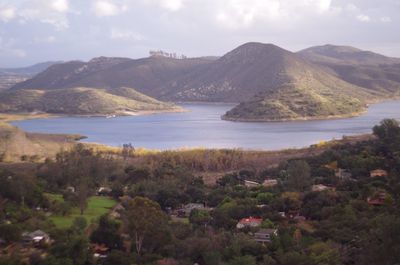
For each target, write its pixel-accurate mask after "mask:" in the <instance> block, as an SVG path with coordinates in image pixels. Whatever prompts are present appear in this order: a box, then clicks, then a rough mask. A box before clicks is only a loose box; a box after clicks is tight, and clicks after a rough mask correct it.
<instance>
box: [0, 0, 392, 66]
mask: <svg viewBox="0 0 400 265" xmlns="http://www.w3.org/2000/svg"><path fill="white" fill-rule="evenodd" d="M246 42H264V43H273V44H276V45H278V46H281V47H282V48H285V49H288V50H290V51H298V50H301V49H304V48H307V47H310V46H315V45H323V44H328V43H329V44H337V45H351V46H355V47H358V48H361V49H366V50H371V51H375V52H378V53H382V54H385V55H388V56H394V57H400V0H0V67H20V66H27V65H31V64H34V63H38V62H44V61H58V60H63V61H68V60H84V61H87V60H90V59H91V58H93V57H98V56H112V57H130V58H142V57H147V56H148V53H149V50H159V49H161V50H164V51H167V52H176V53H178V54H184V55H186V56H189V57H197V56H220V55H223V54H225V53H227V52H228V51H230V50H232V49H234V48H236V47H237V46H239V45H241V44H243V43H246Z"/></svg>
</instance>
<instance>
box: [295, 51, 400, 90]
mask: <svg viewBox="0 0 400 265" xmlns="http://www.w3.org/2000/svg"><path fill="white" fill-rule="evenodd" d="M298 54H299V55H300V56H301V57H303V58H304V59H305V60H308V61H310V62H312V63H314V64H317V65H319V66H321V67H323V68H324V69H325V70H326V71H329V72H330V73H331V74H333V75H335V76H337V77H338V78H341V79H343V80H345V81H347V82H349V83H352V84H354V85H358V86H362V87H365V88H368V89H371V90H373V91H378V92H382V93H385V94H389V95H393V96H399V95H400V58H391V57H387V56H384V55H380V54H377V53H373V52H370V51H363V50H359V49H357V48H353V47H348V46H335V45H324V46H316V47H311V48H308V49H305V50H302V51H300V52H298Z"/></svg>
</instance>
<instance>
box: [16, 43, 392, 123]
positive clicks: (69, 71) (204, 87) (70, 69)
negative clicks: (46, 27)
mask: <svg viewBox="0 0 400 265" xmlns="http://www.w3.org/2000/svg"><path fill="white" fill-rule="evenodd" d="M397 61H400V59H397V58H390V57H386V56H383V55H380V54H375V53H372V52H367V51H362V50H360V49H357V48H354V47H350V46H335V45H324V46H317V47H310V48H308V49H305V50H302V51H300V52H297V53H294V52H291V51H288V50H285V49H283V48H281V47H279V46H276V45H274V44H264V43H258V42H250V43H245V44H243V45H240V46H239V47H237V48H236V49H233V50H232V51H230V52H228V53H226V54H225V55H223V56H221V57H203V58H191V59H173V58H165V57H148V58H142V59H129V58H113V57H97V58H93V59H92V60H90V61H88V62H81V61H72V62H67V63H64V64H58V65H54V66H51V67H49V68H48V69H47V70H46V71H44V72H42V73H40V74H38V75H37V76H36V77H34V78H32V79H30V80H27V81H25V82H22V83H20V84H17V85H16V86H14V87H13V88H11V90H24V91H25V90H42V91H46V90H51V91H55V90H63V91H66V90H67V89H75V88H79V87H90V88H92V89H99V90H102V91H106V92H107V94H108V95H107V97H110V93H111V91H112V90H113V89H121V88H123V87H134V88H135V90H136V92H138V93H141V94H144V95H146V96H149V97H153V98H155V99H157V100H163V101H174V102H190V101H191V102H235V103H236V102H240V104H238V105H237V106H236V107H235V108H233V109H232V110H230V111H228V112H227V113H226V114H225V115H224V116H223V118H224V119H228V120H259V121H270V120H274V121H275V120H295V119H314V118H321V117H343V116H349V115H354V114H357V113H361V112H363V111H364V110H365V108H366V106H367V104H368V103H370V102H372V101H376V100H379V99H385V98H388V97H391V96H394V95H397V93H400V88H399V87H397V83H400V77H399V78H398V75H400V64H399V65H398V66H397V64H396V63H397ZM383 62H384V64H382V63H383ZM386 68H387V69H386ZM348 69H350V71H348ZM382 69H384V70H382ZM377 72H379V73H381V74H382V78H380V77H379V76H378V77H376V76H375V74H376V73H377ZM348 73H349V74H348ZM352 74H353V75H355V76H352ZM397 78H398V80H397ZM120 91H122V90H120ZM53 93H54V92H53ZM118 93H121V92H118ZM128 94H129V93H128ZM111 95H113V94H112V93H111ZM113 96H122V97H125V96H126V95H113Z"/></svg>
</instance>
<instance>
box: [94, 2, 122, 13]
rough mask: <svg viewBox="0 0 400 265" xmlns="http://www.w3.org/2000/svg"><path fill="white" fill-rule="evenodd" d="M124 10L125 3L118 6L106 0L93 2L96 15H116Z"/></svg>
mask: <svg viewBox="0 0 400 265" xmlns="http://www.w3.org/2000/svg"><path fill="white" fill-rule="evenodd" d="M126 10H127V6H126V5H122V6H118V5H117V4H114V3H113V2H111V1H107V0H98V1H95V2H94V4H93V11H94V13H95V14H96V16H98V17H108V16H116V15H118V14H119V13H121V12H124V11H126Z"/></svg>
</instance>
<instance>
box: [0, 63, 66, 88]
mask: <svg viewBox="0 0 400 265" xmlns="http://www.w3.org/2000/svg"><path fill="white" fill-rule="evenodd" d="M57 63H60V62H44V63H38V64H35V65H32V66H28V67H22V68H0V91H2V90H6V89H8V88H10V87H12V86H14V85H15V84H17V83H20V82H23V81H25V80H27V79H30V78H32V77H33V76H35V75H36V74H38V73H40V72H42V71H44V70H46V69H47V68H48V67H50V66H51V65H54V64H57Z"/></svg>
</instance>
